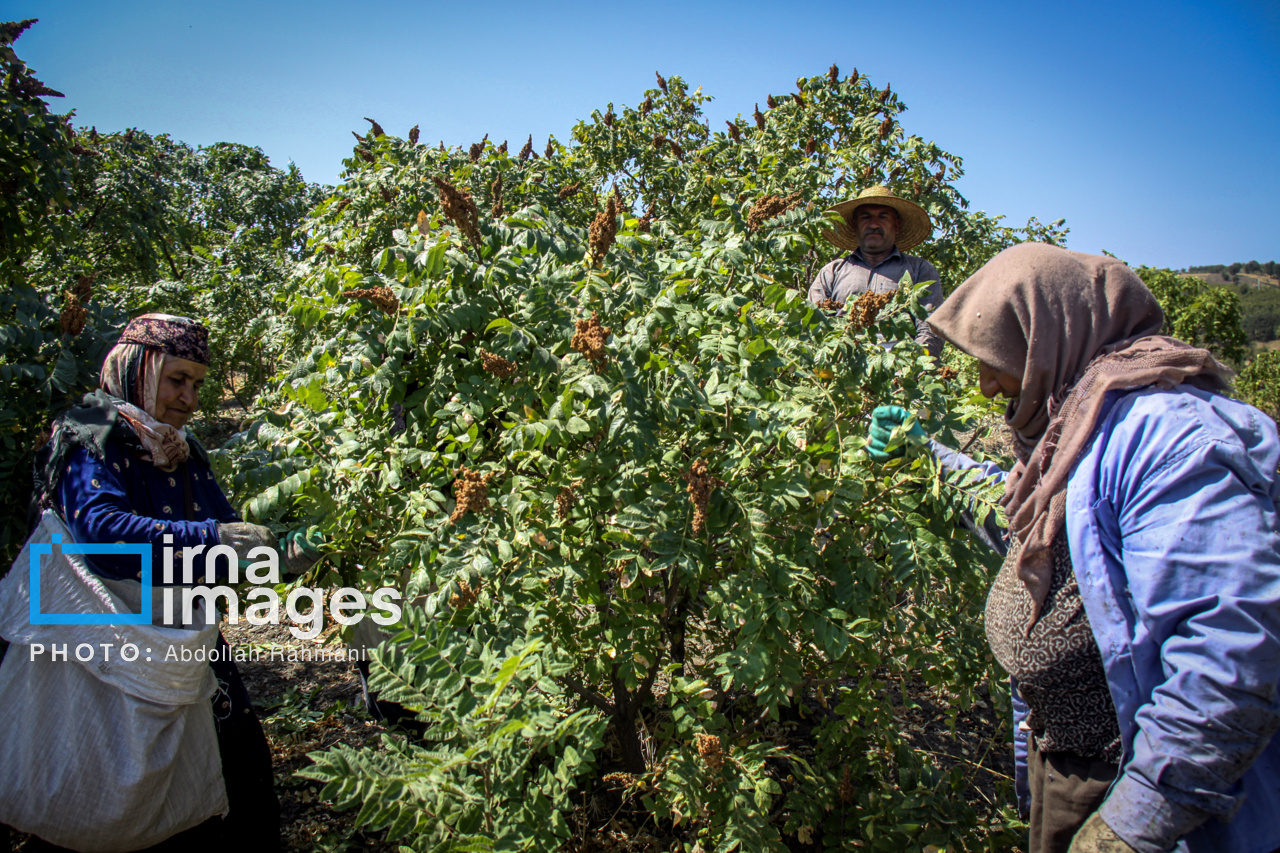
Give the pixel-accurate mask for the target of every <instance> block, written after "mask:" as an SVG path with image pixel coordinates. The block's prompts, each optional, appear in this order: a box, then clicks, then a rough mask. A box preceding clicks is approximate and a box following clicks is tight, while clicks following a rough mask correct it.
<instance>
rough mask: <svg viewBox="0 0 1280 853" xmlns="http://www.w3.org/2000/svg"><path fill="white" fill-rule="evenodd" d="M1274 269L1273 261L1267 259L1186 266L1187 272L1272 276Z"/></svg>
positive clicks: (1274, 263)
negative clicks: (1260, 261) (1264, 261)
mask: <svg viewBox="0 0 1280 853" xmlns="http://www.w3.org/2000/svg"><path fill="white" fill-rule="evenodd" d="M1276 269H1277V267H1276V262H1275V261H1267V262H1266V263H1265V264H1260V263H1258V262H1257V261H1249V262H1248V263H1241V262H1240V261H1236V262H1235V263H1233V264H1208V265H1206V266H1198V267H1188V268H1187V272H1199V273H1216V274H1218V275H1238V274H1239V273H1242V272H1244V273H1253V274H1255V275H1268V276H1271V277H1273V278H1274V277H1275V275H1276Z"/></svg>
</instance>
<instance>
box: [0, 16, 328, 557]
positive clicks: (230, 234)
mask: <svg viewBox="0 0 1280 853" xmlns="http://www.w3.org/2000/svg"><path fill="white" fill-rule="evenodd" d="M32 23H34V22H33V21H23V22H20V23H9V24H3V25H0V72H2V73H3V77H4V81H5V85H4V86H3V87H0V136H3V138H4V139H5V140H6V145H5V146H3V148H0V173H2V174H4V175H5V176H6V177H5V179H4V183H3V190H4V191H3V192H0V226H3V228H2V230H0V281H2V282H3V291H0V380H2V381H3V388H2V389H0V559H3V562H4V565H5V566H7V565H8V562H9V561H10V560H11V559H12V557H13V555H14V554H15V553H16V549H17V547H19V546H20V545H21V543H22V541H23V540H24V539H25V538H26V532H27V518H26V508H27V502H28V500H29V497H30V494H31V473H30V472H31V460H32V454H33V453H34V451H35V449H36V448H37V447H38V446H39V445H40V444H42V443H43V441H44V440H46V439H47V435H48V424H49V422H50V421H51V419H52V418H53V417H54V416H55V415H56V414H58V413H59V412H60V411H62V410H63V409H65V408H67V407H68V406H70V405H71V404H72V403H73V402H75V401H76V400H78V399H79V398H80V396H81V395H82V394H83V393H85V392H86V391H89V390H91V389H92V388H93V387H94V385H95V384H96V381H97V372H98V366H99V365H101V363H102V360H103V357H104V356H105V354H106V350H107V349H108V348H109V347H110V345H111V344H112V343H114V341H115V339H116V337H117V335H118V334H119V330H120V328H121V326H122V325H123V323H124V322H125V321H126V319H127V318H128V317H129V316H131V315H135V314H138V313H142V312H144V311H166V312H170V313H176V314H186V315H192V316H195V317H198V318H200V319H201V320H202V321H203V322H205V323H207V324H208V325H209V326H210V327H211V330H212V351H213V364H212V366H211V369H210V373H209V376H208V378H207V380H206V384H205V387H204V389H203V390H202V392H201V403H202V406H203V407H204V410H205V411H206V412H216V411H217V409H218V407H219V406H220V405H221V403H222V400H223V398H224V396H226V395H227V394H233V395H234V396H235V397H236V398H237V399H239V400H240V402H241V403H242V405H249V404H250V403H251V402H252V400H253V399H254V397H255V396H256V394H257V392H258V390H259V389H260V388H261V387H262V386H263V384H264V383H265V382H266V380H267V378H268V377H269V376H271V375H272V374H273V373H274V372H275V363H274V355H275V349H274V343H275V341H276V340H277V339H278V335H276V334H275V332H274V329H275V328H276V327H277V326H278V325H279V323H280V322H281V321H280V320H279V311H278V309H277V308H276V307H275V300H276V298H277V295H278V292H279V288H280V286H281V284H282V283H283V282H284V280H285V278H286V276H287V274H288V269H289V267H290V266H291V265H292V264H293V263H294V262H296V261H297V260H299V259H301V258H302V257H304V256H305V255H306V252H307V249H306V246H305V242H304V241H303V240H302V238H300V237H298V236H297V234H296V231H297V226H298V224H299V223H300V221H301V220H302V217H303V216H304V215H305V214H306V213H307V211H309V210H310V209H311V208H312V207H314V206H315V204H316V203H317V202H318V201H319V200H320V199H321V198H323V191H322V190H321V188H319V187H316V186H314V185H309V184H307V183H305V182H304V181H303V180H302V177H301V175H299V174H298V171H297V169H296V168H294V167H293V166H290V167H289V168H288V169H286V170H280V169H275V168H272V167H271V165H270V164H269V163H268V162H267V158H266V156H265V155H263V153H262V152H261V151H260V150H258V149H256V148H249V147H247V146H243V145H233V144H230V143H221V144H218V145H214V146H211V147H209V148H204V149H193V148H191V147H190V146H187V145H184V144H183V143H180V142H175V141H173V140H170V139H169V138H168V137H166V136H154V137H153V136H150V135H148V134H146V133H142V132H139V131H135V130H130V131H126V132H124V133H116V134H99V133H97V131H96V130H88V131H85V130H83V129H82V130H81V131H79V132H77V131H76V130H75V129H74V127H73V126H72V121H71V118H72V117H71V115H69V114H68V115H57V114H54V113H52V112H50V110H49V108H48V106H47V104H46V103H45V101H44V99H45V98H48V97H60V95H58V93H56V92H54V91H53V90H51V89H49V88H48V87H46V86H45V85H44V84H42V83H40V81H39V80H37V79H36V78H35V76H34V75H33V73H32V72H31V70H30V69H29V68H27V67H26V65H25V64H24V63H23V62H22V61H21V60H20V59H19V58H18V57H17V55H16V54H15V53H14V50H13V47H12V44H13V41H14V39H16V38H17V37H18V36H19V35H20V34H21V33H22V32H23V30H25V29H26V28H27V27H28V26H30V25H31V24H32Z"/></svg>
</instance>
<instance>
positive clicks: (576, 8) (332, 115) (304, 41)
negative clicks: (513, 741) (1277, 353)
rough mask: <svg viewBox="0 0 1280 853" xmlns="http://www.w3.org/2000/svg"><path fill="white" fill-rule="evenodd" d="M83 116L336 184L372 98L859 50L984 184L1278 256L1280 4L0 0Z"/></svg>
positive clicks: (1041, 208)
mask: <svg viewBox="0 0 1280 853" xmlns="http://www.w3.org/2000/svg"><path fill="white" fill-rule="evenodd" d="M28 17H37V18H40V23H39V24H37V25H36V26H35V27H33V28H32V29H31V30H28V32H27V33H26V34H25V35H24V36H23V37H22V38H21V40H20V41H19V42H18V43H17V45H16V47H17V50H18V54H19V56H21V57H23V58H24V59H25V60H26V61H27V62H28V63H29V64H30V65H31V66H32V67H33V68H35V69H36V71H37V72H38V74H39V76H40V78H41V79H42V80H44V81H45V82H46V83H47V84H48V85H50V86H52V87H53V88H55V89H58V90H60V91H62V92H65V93H66V95H67V98H66V99H65V101H62V102H58V101H55V102H54V103H55V105H57V104H59V103H61V104H62V105H63V106H64V108H74V109H75V110H76V113H77V117H78V122H79V123H81V124H85V125H90V124H92V125H96V126H97V127H98V129H99V130H120V129H123V128H125V127H131V126H136V127H139V128H142V129H144V130H147V131H149V132H152V133H169V134H171V135H172V136H174V137H175V138H178V139H181V140H184V141H186V142H188V143H192V144H198V145H207V144H210V143H213V142H218V141H223V140H226V141H232V142H243V143H248V144H252V145H257V146H260V147H261V148H262V149H264V150H265V151H266V152H267V154H268V155H269V156H270V157H271V159H272V161H273V162H274V163H276V164H277V165H283V164H284V163H286V162H288V161H290V160H292V161H293V162H295V163H297V164H298V166H299V167H300V168H301V169H302V172H303V174H304V175H305V176H306V177H307V178H308V179H310V180H315V181H321V182H326V183H332V182H334V181H335V180H336V178H337V175H338V172H339V170H340V160H341V159H342V157H344V156H348V155H349V153H350V150H351V146H352V144H353V140H352V138H351V134H350V133H349V131H350V130H357V131H360V132H361V133H363V132H364V131H365V129H367V127H368V125H367V123H365V122H364V121H363V120H362V117H363V116H371V117H373V118H375V119H377V120H378V121H379V122H380V123H381V124H382V125H383V126H384V127H386V129H387V130H388V132H392V133H397V134H400V135H404V134H405V133H407V131H408V129H409V128H410V127H411V126H412V125H414V124H419V125H421V126H422V133H423V138H424V139H429V140H432V141H435V140H439V139H443V140H444V141H445V143H446V144H450V145H453V144H469V143H471V142H474V141H477V140H479V139H480V137H481V136H482V135H483V134H485V133H486V132H487V133H489V134H490V137H491V138H493V139H495V140H502V139H510V140H511V142H512V143H513V144H516V145H518V144H519V143H520V142H522V141H523V140H524V138H525V136H526V135H527V134H529V133H530V132H532V133H533V136H534V140H535V143H536V144H538V145H539V147H541V145H542V144H544V143H545V141H546V138H547V135H548V134H554V135H556V136H557V137H559V138H561V139H567V138H568V137H569V131H570V128H572V126H573V123H574V121H575V120H577V119H579V118H583V117H585V116H587V115H588V114H589V113H590V111H591V110H592V109H593V108H597V107H599V108H603V107H604V105H605V104H606V103H608V102H609V101H613V102H614V103H616V104H622V103H626V104H633V105H634V104H636V103H638V102H639V101H641V100H642V99H643V91H644V89H645V88H648V87H651V86H653V81H654V77H653V74H654V71H655V70H660V71H661V72H662V73H663V74H664V75H672V74H677V75H680V76H682V77H684V78H685V79H686V80H687V81H688V82H689V83H690V84H691V85H693V86H701V87H702V89H703V90H704V91H705V92H706V93H707V94H710V95H712V96H714V97H715V101H713V102H712V103H710V104H709V105H708V108H707V112H708V116H709V117H710V119H711V126H712V127H716V126H718V125H720V123H721V121H722V120H723V119H725V118H728V117H731V116H733V115H735V114H737V113H743V114H749V113H750V112H751V109H752V105H753V104H754V103H756V102H757V101H759V102H762V103H763V101H764V100H765V96H766V95H768V94H769V93H770V92H778V93H782V92H786V91H789V90H791V89H792V87H794V85H795V79H796V78H797V77H799V76H809V75H814V74H820V73H823V72H825V71H826V69H827V67H828V66H829V65H830V64H831V63H832V62H836V63H838V64H839V65H840V68H841V70H842V72H844V73H847V72H848V71H850V70H852V69H853V68H854V67H855V66H856V67H857V68H858V69H859V71H860V72H862V73H864V74H868V75H870V76H871V78H872V80H873V82H875V83H876V84H877V85H879V84H882V83H884V82H890V83H892V86H893V89H894V91H896V92H898V93H899V94H900V95H901V97H902V99H903V100H904V102H905V103H906V104H907V106H908V108H909V109H908V112H907V113H906V114H905V115H904V116H903V119H902V120H903V124H904V126H905V128H906V129H907V131H908V132H909V133H916V134H919V135H921V136H924V137H925V138H927V139H933V140H935V141H936V142H937V143H938V144H939V145H941V146H942V147H943V148H944V149H946V150H948V151H951V152H952V153H955V154H958V155H960V156H961V157H963V158H964V167H965V172H966V174H965V176H964V178H963V179H962V180H961V181H960V183H959V188H960V190H961V192H963V193H964V194H965V195H966V196H967V197H968V198H969V200H970V202H971V204H972V206H973V207H974V208H977V209H982V210H986V211H988V212H990V213H993V214H1004V215H1006V216H1007V217H1008V218H1009V219H1010V220H1011V221H1013V222H1015V223H1021V222H1023V221H1025V220H1026V218H1027V217H1028V216H1032V215H1034V216H1038V217H1040V218H1041V219H1042V220H1045V221H1048V220H1052V219H1056V218H1058V217H1065V218H1066V220H1067V224H1068V225H1069V226H1070V228H1071V235H1070V238H1069V246H1070V247H1071V248H1073V249H1077V250H1079V251H1085V252H1099V251H1101V250H1103V249H1106V250H1108V251H1111V252H1114V253H1115V254H1117V255H1119V256H1120V257H1122V258H1125V259H1126V260H1128V261H1130V262H1131V263H1146V264H1152V265H1158V266H1172V267H1183V266H1187V265H1189V264H1209V263H1229V262H1232V261H1237V260H1238V261H1247V260H1253V259H1256V260H1259V261H1264V262H1265V261H1267V260H1272V259H1275V260H1280V3H1277V2H1275V0H1260V2H1243V1H1242V2H1237V3H1227V2H1219V3H1214V2H1207V0H1203V1H1202V2H1184V0H1163V2H1151V3H1139V2H1126V0H1112V2H1093V0H1086V2H1071V3H1064V2H1053V3H1035V2H1031V3H1027V2H1022V3H1005V2H981V3H978V2H974V3H961V2H919V1H918V0H900V2H884V0H882V2H877V3H870V2H863V0H857V2H843V3H841V2H826V3H812V2H789V3H765V2H746V0H740V2H736V3H722V2H717V3H709V2H707V3H694V2H690V3H667V2H639V0H631V2H625V3H623V2H612V3H606V2H572V3H557V2H554V0H542V2H536V1H535V2H527V0H526V2H520V3H512V2H506V0H490V2H462V0H448V2H426V0H416V2H380V1H379V0H365V2H346V3H339V2H330V1H329V0H309V1H308V2H292V1H291V2H270V0H265V2H252V3H250V2H240V0H221V1H220V2H211V0H206V2H178V0H166V2H155V1H154V0H153V2H146V0H110V2H104V0H94V2H86V1H85V0H56V2H51V0H0V18H3V19H5V20H16V19H20V18H28Z"/></svg>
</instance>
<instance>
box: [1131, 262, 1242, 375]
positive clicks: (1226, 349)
mask: <svg viewBox="0 0 1280 853" xmlns="http://www.w3.org/2000/svg"><path fill="white" fill-rule="evenodd" d="M1136 272H1137V273H1138V275H1139V276H1141V277H1142V280H1143V281H1144V282H1146V285H1147V287H1149V288H1150V289H1151V292H1152V293H1153V294H1154V295H1155V297H1156V299H1157V300H1158V301H1159V302H1160V307H1161V308H1163V309H1164V313H1165V324H1164V334H1167V335H1172V336H1173V337H1175V338H1180V339H1181V340H1184V341H1186V342H1187V343H1189V344H1192V345H1193V346H1201V347H1206V348H1208V349H1210V350H1212V351H1213V353H1214V354H1215V355H1217V356H1218V357H1219V358H1223V359H1225V360H1227V361H1231V362H1235V363H1237V364H1238V363H1240V362H1241V361H1243V359H1244V354H1245V351H1246V350H1247V349H1248V345H1249V339H1248V337H1247V336H1246V335H1245V331H1244V328H1243V327H1242V325H1241V311H1240V297H1239V296H1238V295H1236V294H1235V293H1232V292H1231V291H1230V290H1227V289H1226V288H1222V287H1210V286H1209V285H1207V284H1205V283H1204V282H1202V281H1200V280H1199V279H1195V278H1188V277H1186V276H1181V275H1178V274H1177V273H1176V272H1174V271H1173V270H1170V269H1158V268H1153V267H1139V268H1138V269H1137V270H1136Z"/></svg>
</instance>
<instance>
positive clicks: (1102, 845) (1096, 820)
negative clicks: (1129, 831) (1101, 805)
mask: <svg viewBox="0 0 1280 853" xmlns="http://www.w3.org/2000/svg"><path fill="white" fill-rule="evenodd" d="M1067 853H1137V851H1136V850H1134V849H1133V848H1132V847H1130V846H1129V845H1128V844H1126V843H1125V842H1124V839H1122V838H1121V837H1120V836H1118V835H1116V834H1115V833H1114V832H1112V831H1111V827H1109V826H1107V823H1106V821H1104V820H1103V819H1102V817H1101V816H1100V815H1099V814H1098V813H1097V812H1094V813H1093V814H1092V815H1091V816H1090V817H1089V819H1088V820H1086V821H1085V822H1084V826H1082V827H1080V831H1079V832H1077V833H1076V837H1075V838H1073V839H1071V848H1070V849H1069V850H1068V851H1067Z"/></svg>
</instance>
